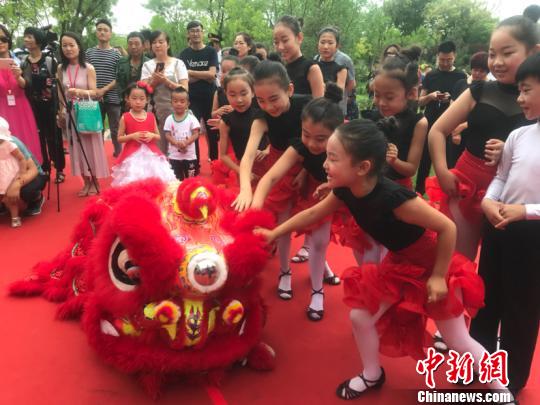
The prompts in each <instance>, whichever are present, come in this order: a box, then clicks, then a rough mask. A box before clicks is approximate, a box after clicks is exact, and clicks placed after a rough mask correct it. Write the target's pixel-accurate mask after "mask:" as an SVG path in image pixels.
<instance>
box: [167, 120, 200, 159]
mask: <svg viewBox="0 0 540 405" xmlns="http://www.w3.org/2000/svg"><path fill="white" fill-rule="evenodd" d="M200 127H201V126H200V124H199V121H197V118H195V115H193V113H192V112H191V111H188V112H187V114H186V115H185V117H184V119H183V120H181V121H176V119H175V118H174V114H171V115H169V116H168V117H167V119H166V120H165V125H164V126H163V129H164V130H165V131H167V132H170V133H171V136H172V137H173V138H174V139H176V140H177V141H183V140H184V139H187V138H189V137H190V136H191V135H193V130H194V129H199V128H200ZM168 155H169V159H172V160H196V159H197V153H196V151H195V143H192V144H190V145H189V146H188V147H187V148H186V151H185V152H180V151H179V150H178V148H177V147H176V146H174V145H172V144H171V143H169V151H168Z"/></svg>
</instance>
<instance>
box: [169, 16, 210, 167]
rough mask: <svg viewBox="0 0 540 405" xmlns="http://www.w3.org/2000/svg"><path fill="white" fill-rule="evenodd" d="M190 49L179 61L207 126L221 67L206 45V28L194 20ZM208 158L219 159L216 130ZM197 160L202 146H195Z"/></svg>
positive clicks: (189, 29) (190, 28)
mask: <svg viewBox="0 0 540 405" xmlns="http://www.w3.org/2000/svg"><path fill="white" fill-rule="evenodd" d="M186 29H187V33H188V39H189V41H188V42H189V47H187V48H186V49H184V50H183V51H182V52H181V53H180V55H179V56H178V59H181V60H182V61H183V62H184V63H185V65H186V68H187V69H188V76H189V101H190V108H191V111H193V114H195V117H197V120H199V121H200V120H201V118H202V120H203V122H204V123H206V121H208V120H209V119H210V118H211V112H212V102H213V100H214V92H215V90H216V74H217V67H218V56H217V52H216V50H215V49H214V48H212V47H211V46H207V45H205V44H204V31H203V25H202V24H201V23H200V22H199V21H191V22H190V23H188V25H187V26H186ZM207 139H208V157H209V158H210V160H217V159H218V157H219V154H218V136H217V134H216V133H215V132H214V131H207ZM195 146H196V150H197V159H200V156H199V143H198V142H196V143H195Z"/></svg>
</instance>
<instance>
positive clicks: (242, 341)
mask: <svg viewBox="0 0 540 405" xmlns="http://www.w3.org/2000/svg"><path fill="white" fill-rule="evenodd" d="M222 193H223V192H222V191H219V190H217V189H216V188H215V187H213V186H212V185H211V184H207V183H206V182H204V181H203V180H201V179H199V178H194V179H188V180H186V181H184V182H183V183H181V184H180V186H178V183H176V182H175V183H171V184H169V185H165V184H163V183H161V182H159V181H154V180H146V181H141V182H137V183H132V184H131V185H128V186H125V187H119V188H113V189H110V190H107V191H106V192H104V193H103V194H102V196H100V197H99V198H96V199H95V200H93V201H92V202H91V203H90V204H89V205H88V206H87V207H86V209H85V211H84V212H83V215H82V220H81V221H80V223H79V224H78V225H77V227H76V228H75V232H74V234H73V237H72V240H71V246H70V247H69V248H67V249H66V250H64V251H62V252H61V253H60V254H59V255H58V256H56V258H55V259H54V260H52V261H50V262H43V263H39V264H37V265H36V266H35V268H34V269H33V275H32V276H30V277H29V278H28V279H26V280H23V281H18V282H15V283H14V284H12V285H11V287H10V293H11V294H12V295H18V296H30V295H43V296H44V297H45V298H47V299H49V300H51V301H56V302H62V304H61V305H60V307H59V309H58V317H59V318H61V319H67V318H74V317H79V316H80V317H81V319H82V325H83V329H84V331H85V333H86V334H87V336H88V340H89V342H90V344H91V346H92V347H93V348H94V349H95V350H96V351H97V352H98V354H99V355H100V356H101V357H102V358H103V359H104V360H105V361H106V362H107V363H109V364H111V365H113V366H115V367H117V368H118V369H120V370H122V371H123V372H126V373H134V374H137V375H138V376H139V377H140V381H141V383H142V385H143V386H144V388H145V389H146V391H147V392H148V393H149V394H150V395H152V396H153V397H156V396H157V395H158V394H159V390H160V386H161V383H162V381H163V380H164V377H166V376H168V375H175V374H193V373H199V372H209V376H210V377H211V378H213V379H214V380H217V379H219V378H220V377H221V375H222V373H223V371H224V370H225V368H227V367H228V366H230V365H232V364H233V363H235V362H237V361H245V362H247V364H248V365H249V366H251V367H253V368H255V369H259V370H268V369H272V368H273V366H274V355H273V350H272V349H271V348H270V347H269V346H267V345H266V344H264V343H262V341H261V335H262V330H263V324H264V321H265V308H264V305H263V302H262V299H261V297H260V294H259V291H260V281H259V277H258V275H259V273H260V272H261V271H262V269H263V268H264V265H265V264H266V261H267V259H268V254H267V252H266V250H265V247H264V241H263V240H262V239H261V238H259V237H257V236H255V235H253V234H252V230H253V228H254V227H255V226H264V227H272V225H273V223H272V219H271V216H270V215H267V214H266V213H263V212H247V213H245V214H242V215H237V214H236V213H234V212H226V211H225V210H223V208H222V207H224V206H225V204H228V202H227V201H225V199H226V198H225V197H224V196H223V194H222Z"/></svg>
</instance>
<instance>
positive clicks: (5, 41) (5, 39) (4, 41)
mask: <svg viewBox="0 0 540 405" xmlns="http://www.w3.org/2000/svg"><path fill="white" fill-rule="evenodd" d="M0 42H3V43H4V44H7V43H8V42H9V38H8V37H0Z"/></svg>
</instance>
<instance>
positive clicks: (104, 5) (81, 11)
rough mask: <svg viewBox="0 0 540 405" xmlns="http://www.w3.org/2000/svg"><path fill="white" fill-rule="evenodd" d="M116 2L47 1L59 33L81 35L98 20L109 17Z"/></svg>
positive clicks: (83, 0)
mask: <svg viewBox="0 0 540 405" xmlns="http://www.w3.org/2000/svg"><path fill="white" fill-rule="evenodd" d="M116 2H117V0H49V1H48V3H49V5H50V8H51V10H52V15H53V16H54V17H55V18H56V20H57V21H58V30H59V31H60V32H65V31H72V32H76V33H78V34H82V33H83V31H84V29H85V28H91V27H92V26H93V23H94V21H95V20H97V19H98V18H103V17H107V16H110V14H111V9H112V7H113V6H114V5H115V4H116Z"/></svg>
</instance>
